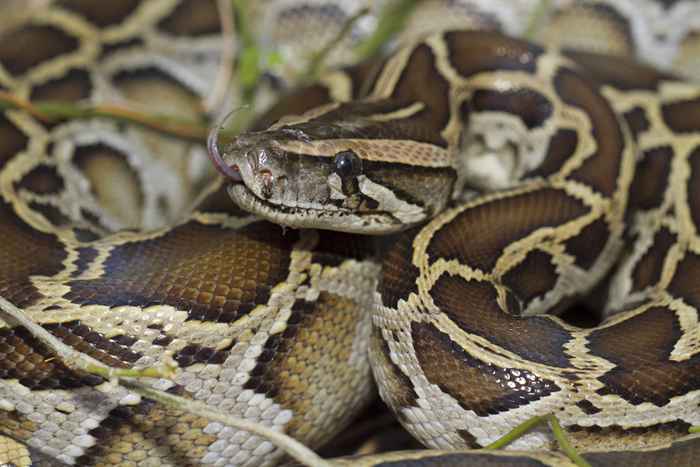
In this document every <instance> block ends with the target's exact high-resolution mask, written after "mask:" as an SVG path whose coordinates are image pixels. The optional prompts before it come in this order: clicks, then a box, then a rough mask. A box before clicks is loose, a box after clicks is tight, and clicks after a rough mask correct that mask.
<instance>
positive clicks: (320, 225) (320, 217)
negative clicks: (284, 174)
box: [228, 183, 403, 235]
mask: <svg viewBox="0 0 700 467" xmlns="http://www.w3.org/2000/svg"><path fill="white" fill-rule="evenodd" d="M228 194H229V196H230V197H231V199H233V201H234V202H235V203H236V204H237V205H238V206H239V207H240V208H242V209H244V210H246V211H249V212H252V213H253V214H256V215H258V216H260V217H263V218H265V219H267V220H269V221H270V222H274V223H275V224H281V225H286V226H288V227H292V228H295V229H309V228H310V229H323V230H336V231H339V232H347V233H361V234H369V235H383V234H386V233H394V232H399V231H401V230H403V226H402V224H401V222H400V221H398V220H397V219H396V218H395V217H394V216H392V215H391V214H390V213H388V212H383V211H373V212H371V213H369V212H368V213H362V212H357V211H353V210H350V209H342V208H338V209H323V208H315V207H308V206H287V205H282V204H276V203H271V202H269V201H266V200H264V199H262V198H260V197H259V196H257V195H256V194H255V193H254V192H253V191H251V190H250V189H248V187H246V186H245V184H244V183H235V184H231V185H229V187H228Z"/></svg>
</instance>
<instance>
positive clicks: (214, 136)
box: [207, 127, 243, 183]
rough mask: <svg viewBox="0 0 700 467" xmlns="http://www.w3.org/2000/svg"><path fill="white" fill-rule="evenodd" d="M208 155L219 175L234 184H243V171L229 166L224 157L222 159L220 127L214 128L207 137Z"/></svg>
mask: <svg viewBox="0 0 700 467" xmlns="http://www.w3.org/2000/svg"><path fill="white" fill-rule="evenodd" d="M207 154H208V155H209V159H210V160H211V161H212V163H213V164H214V167H215V168H216V170H218V171H219V173H221V174H222V175H223V176H224V177H226V178H228V179H230V180H231V181H233V182H234V183H243V178H242V177H241V171H240V170H239V168H238V166H237V165H228V164H227V163H226V161H224V159H223V157H221V153H220V152H219V128H218V127H215V128H212V129H211V131H210V132H209V136H207Z"/></svg>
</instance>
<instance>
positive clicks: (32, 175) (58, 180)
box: [15, 165, 63, 195]
mask: <svg viewBox="0 0 700 467" xmlns="http://www.w3.org/2000/svg"><path fill="white" fill-rule="evenodd" d="M15 188H16V189H17V190H20V189H25V190H28V191H31V192H32V193H36V194H40V195H49V194H58V193H59V192H60V191H61V190H63V178H62V177H61V176H60V175H59V174H58V172H57V171H56V168H55V167H51V166H47V165H39V166H37V167H35V168H34V169H32V170H31V171H30V172H29V173H27V174H26V175H25V176H24V177H22V179H21V180H20V181H19V182H16V183H15Z"/></svg>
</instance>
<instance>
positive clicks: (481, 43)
mask: <svg viewBox="0 0 700 467" xmlns="http://www.w3.org/2000/svg"><path fill="white" fill-rule="evenodd" d="M445 42H446V44H447V48H448V50H449V55H450V58H451V60H450V61H451V63H452V64H453V66H454V67H455V68H456V69H457V71H458V72H459V73H460V74H461V75H463V76H471V75H473V74H476V73H481V72H485V71H500V70H519V71H526V72H528V73H533V72H534V71H535V66H536V64H537V59H538V58H539V57H540V55H542V52H543V50H542V48H541V47H538V46H536V45H532V44H530V43H528V42H525V41H520V40H517V39H512V38H510V37H506V36H503V35H501V34H499V33H496V32H487V31H453V32H448V33H446V34H445Z"/></svg>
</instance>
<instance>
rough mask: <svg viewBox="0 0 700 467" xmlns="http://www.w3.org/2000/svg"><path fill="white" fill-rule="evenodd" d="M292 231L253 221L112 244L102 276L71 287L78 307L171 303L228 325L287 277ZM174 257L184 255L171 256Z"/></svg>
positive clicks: (192, 315) (191, 226)
mask: <svg viewBox="0 0 700 467" xmlns="http://www.w3.org/2000/svg"><path fill="white" fill-rule="evenodd" d="M296 240H297V235H296V233H295V232H294V231H292V232H287V234H286V235H282V231H281V229H280V228H279V227H277V226H274V227H273V226H272V225H270V224H266V223H262V222H260V223H255V224H252V225H249V226H247V227H244V228H242V229H240V230H237V231H232V230H226V229H223V228H221V227H218V226H209V225H203V224H199V223H197V222H195V221H191V222H189V223H187V224H183V225H180V226H178V227H175V228H174V229H172V230H170V231H168V232H167V233H165V234H164V235H162V236H160V237H157V238H154V239H150V240H141V241H134V242H130V243H126V244H123V245H118V246H115V247H114V249H113V250H112V252H111V253H110V255H109V258H107V259H106V261H105V263H104V268H105V274H104V276H103V277H100V278H96V279H89V280H87V279H84V280H75V281H72V282H70V283H69V285H70V287H71V290H70V292H68V293H67V294H66V298H67V299H68V300H71V301H73V302H74V303H79V304H82V305H88V304H101V305H107V306H119V305H134V306H142V307H145V306H149V305H155V304H159V305H171V306H173V307H175V308H177V309H180V310H187V312H188V317H189V319H197V320H205V321H213V322H224V323H228V322H232V321H235V320H236V319H238V318H239V317H241V316H243V315H245V314H246V313H248V312H249V311H250V310H251V309H253V308H254V307H255V306H256V305H260V304H264V303H267V300H268V298H269V297H270V290H271V289H272V288H273V287H275V286H276V285H277V284H278V283H279V282H281V281H282V280H284V279H286V277H287V275H288V273H289V271H288V267H289V252H290V250H291V249H292V246H293V245H294V242H295V241H296ZM174 251H179V252H182V253H183V254H178V255H174V254H173V252H174Z"/></svg>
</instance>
